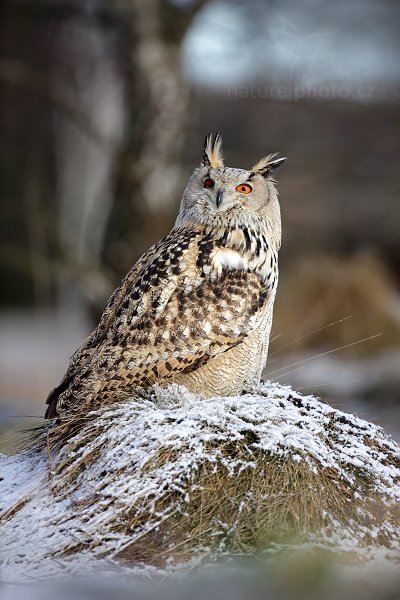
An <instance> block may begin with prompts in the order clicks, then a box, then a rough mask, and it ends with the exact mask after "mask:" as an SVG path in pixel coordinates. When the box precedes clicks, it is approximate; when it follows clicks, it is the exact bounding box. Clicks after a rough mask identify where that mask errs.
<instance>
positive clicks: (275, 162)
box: [251, 152, 287, 177]
mask: <svg viewBox="0 0 400 600" xmlns="http://www.w3.org/2000/svg"><path fill="white" fill-rule="evenodd" d="M286 160H287V159H286V158H285V157H284V156H282V157H278V153H277V152H275V153H274V154H268V156H264V158H262V159H261V160H259V161H258V162H257V163H256V164H255V165H254V167H252V168H251V174H252V175H256V174H259V175H262V176H263V177H268V175H270V173H272V172H273V171H275V169H278V168H279V167H280V166H281V165H283V163H284V162H285V161H286Z"/></svg>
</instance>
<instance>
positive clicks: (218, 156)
mask: <svg viewBox="0 0 400 600" xmlns="http://www.w3.org/2000/svg"><path fill="white" fill-rule="evenodd" d="M201 164H202V165H204V166H205V167H211V168H212V169H218V168H220V167H223V166H224V157H223V154H222V137H221V136H220V134H219V133H217V134H216V135H215V137H214V139H213V137H212V133H208V134H207V135H206V139H205V140H204V147H203V160H202V163H201Z"/></svg>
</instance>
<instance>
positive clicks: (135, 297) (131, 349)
mask: <svg viewBox="0 0 400 600" xmlns="http://www.w3.org/2000/svg"><path fill="white" fill-rule="evenodd" d="M181 235H182V237H181V238H177V239H176V240H174V243H169V245H168V253H167V254H165V250H164V251H161V252H160V253H158V254H157V255H156V256H155V257H154V260H152V261H151V263H150V264H148V265H147V268H146V269H145V270H144V271H142V272H141V274H140V277H139V278H138V280H137V281H136V282H135V285H134V286H133V287H132V288H131V290H130V292H129V294H127V297H126V298H125V300H124V302H123V303H122V304H121V306H120V308H119V311H117V315H116V319H115V321H114V324H113V326H112V327H111V328H110V332H109V338H108V339H107V342H106V343H105V344H104V346H103V348H102V349H101V352H100V354H99V357H98V363H97V364H98V368H99V370H100V371H104V373H107V375H109V374H110V373H112V372H113V370H114V373H115V375H116V380H117V381H122V382H124V381H126V377H129V380H130V381H131V382H133V383H135V384H136V385H148V384H152V383H155V382H157V381H161V380H165V379H170V378H172V377H173V376H174V375H176V374H178V373H182V372H185V371H188V370H194V369H196V368H198V367H199V366H201V365H203V364H205V363H206V362H207V361H208V360H209V359H210V358H212V357H213V356H216V355H217V354H220V353H222V352H225V351H226V350H228V349H230V348H232V347H233V346H236V345H237V344H239V343H241V341H242V340H243V339H244V338H245V337H246V336H247V335H248V333H249V332H250V331H251V330H252V328H253V324H254V323H255V318H256V314H257V312H258V311H259V310H260V309H261V307H262V306H264V303H265V301H266V298H267V294H268V289H267V288H266V287H265V284H264V282H263V280H262V278H261V277H260V276H259V275H257V274H256V273H254V272H248V271H246V270H243V269H242V270H228V269H223V270H221V269H219V270H218V269H217V268H216V267H213V263H212V260H211V256H212V252H213V250H216V249H217V248H216V244H215V242H211V241H207V239H204V236H202V235H197V236H196V235H193V234H191V235H190V234H187V235H186V236H185V235H184V234H183V233H181ZM170 242H171V240H170Z"/></svg>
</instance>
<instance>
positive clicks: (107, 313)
mask: <svg viewBox="0 0 400 600" xmlns="http://www.w3.org/2000/svg"><path fill="white" fill-rule="evenodd" d="M167 238H168V236H167ZM167 238H164V239H162V240H160V241H159V242H158V243H157V244H154V245H153V246H152V247H151V248H150V249H149V250H148V251H147V252H146V253H144V254H143V255H142V256H141V257H140V258H139V260H138V261H137V262H136V263H135V265H134V266H133V267H132V269H131V270H130V271H129V273H128V274H127V275H126V276H125V277H124V279H123V280H122V282H121V285H120V286H119V287H118V288H117V289H116V290H115V291H114V292H113V294H112V295H111V297H110V298H109V300H108V302H107V304H106V307H105V309H104V311H103V314H102V316H101V318H100V321H99V324H98V325H97V327H96V329H94V330H93V331H92V332H91V333H90V334H89V335H88V337H87V338H86V339H85V341H84V342H83V343H82V344H81V346H80V347H79V348H78V349H77V350H76V351H75V352H74V354H73V355H72V356H71V358H70V361H69V365H68V368H67V371H66V372H65V375H64V377H63V378H62V380H61V381H60V383H59V384H58V386H57V387H55V388H54V389H53V390H52V391H51V392H50V393H49V395H48V397H47V399H46V404H48V405H49V406H48V408H47V410H46V414H45V418H53V417H55V416H56V415H57V411H56V404H57V400H58V397H59V396H60V394H62V393H63V392H64V391H65V390H66V389H67V388H68V386H69V385H70V383H71V382H72V381H73V380H74V378H75V377H76V376H77V375H79V373H81V372H82V371H84V370H85V368H86V367H87V366H88V365H90V363H91V360H92V357H93V355H95V354H96V352H98V350H99V348H100V347H101V345H102V344H103V342H104V340H105V338H106V336H107V334H108V332H109V329H110V326H111V325H112V323H113V321H114V319H115V315H116V312H117V310H118V308H119V306H120V304H121V302H122V301H123V300H124V298H125V297H126V294H127V291H128V290H129V288H130V287H131V286H132V285H133V284H134V282H135V281H136V279H137V276H138V273H140V272H141V271H142V270H143V269H144V268H146V265H147V264H148V263H149V262H151V261H152V259H153V258H154V256H155V255H156V254H157V252H158V251H159V248H160V247H162V246H163V245H164V244H165V243H166V240H167Z"/></svg>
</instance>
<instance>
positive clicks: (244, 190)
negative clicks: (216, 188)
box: [236, 183, 253, 194]
mask: <svg viewBox="0 0 400 600" xmlns="http://www.w3.org/2000/svg"><path fill="white" fill-rule="evenodd" d="M252 190H253V188H252V187H251V185H249V184H248V183H241V184H240V185H238V186H236V191H237V192H240V193H241V194H250V192H251V191H252Z"/></svg>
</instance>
